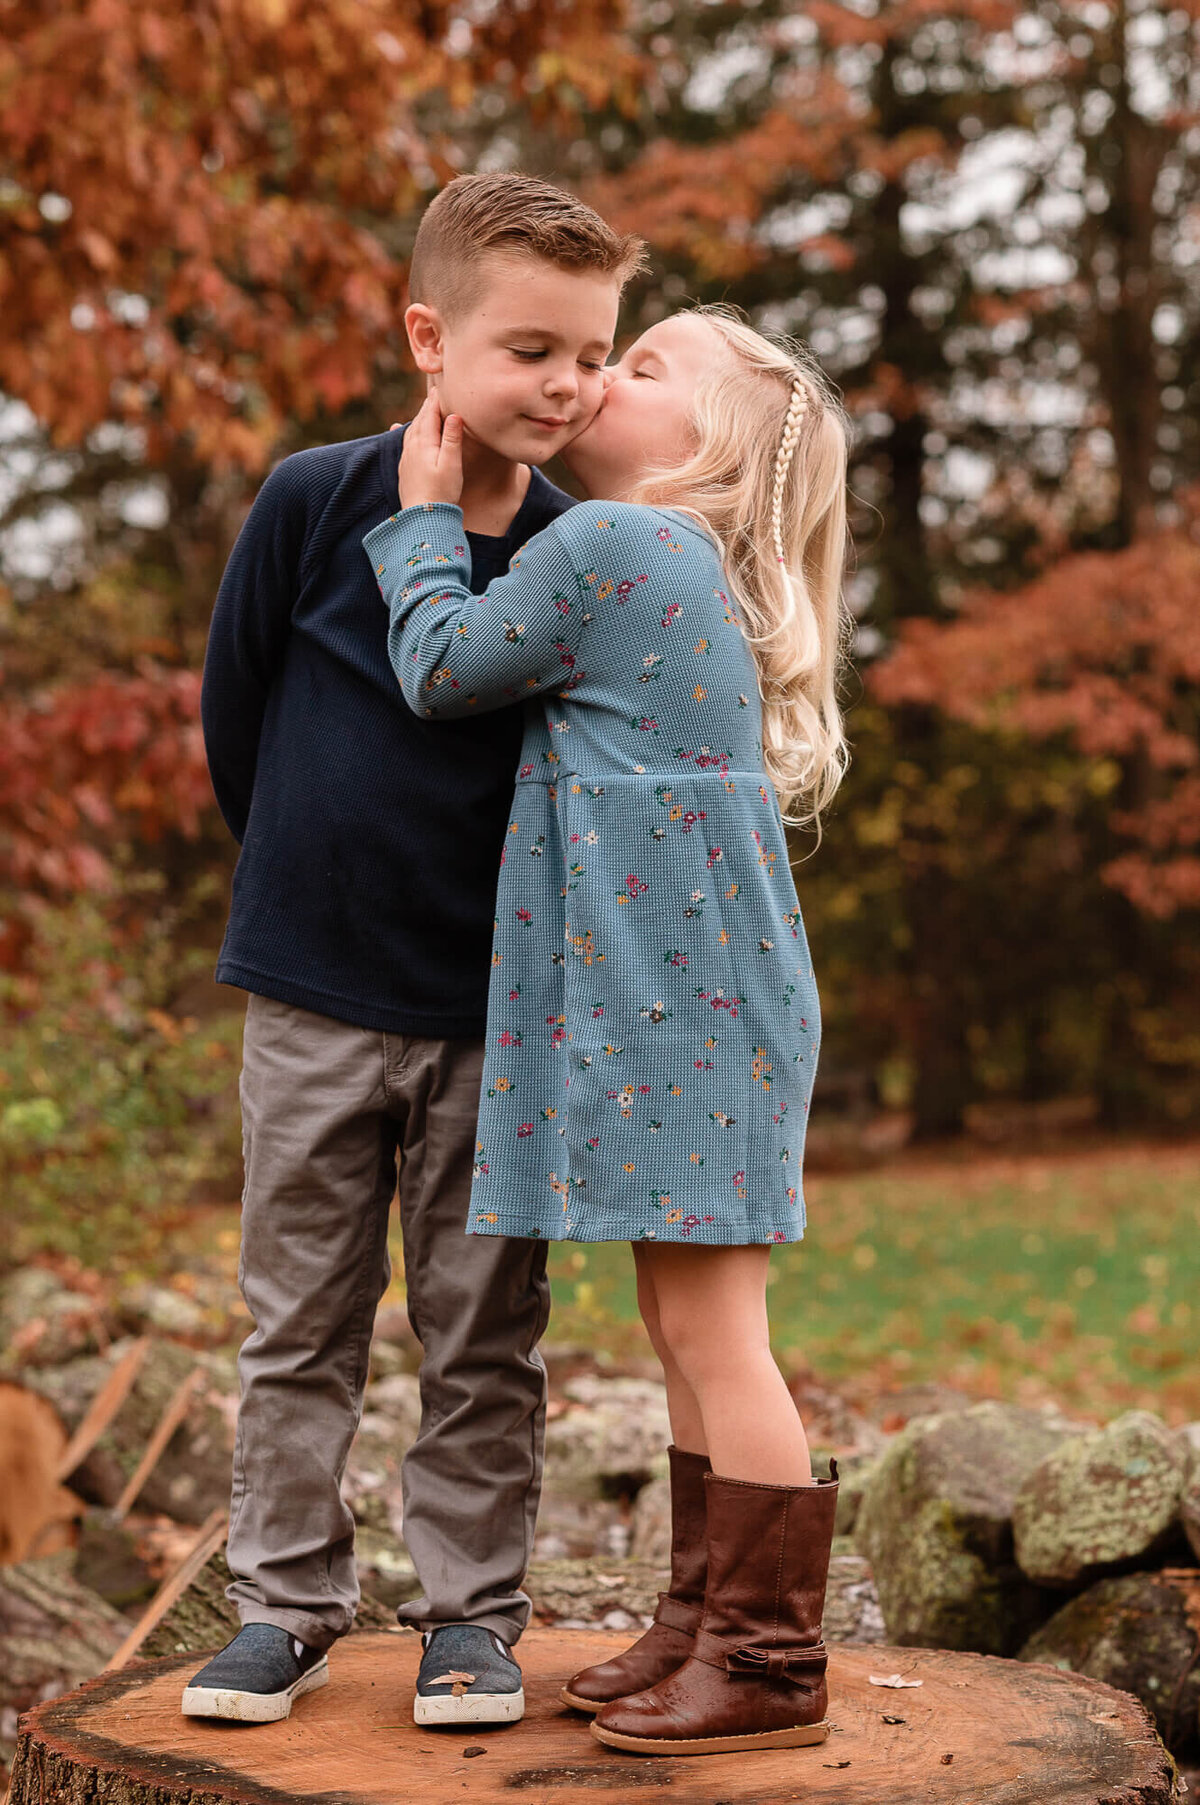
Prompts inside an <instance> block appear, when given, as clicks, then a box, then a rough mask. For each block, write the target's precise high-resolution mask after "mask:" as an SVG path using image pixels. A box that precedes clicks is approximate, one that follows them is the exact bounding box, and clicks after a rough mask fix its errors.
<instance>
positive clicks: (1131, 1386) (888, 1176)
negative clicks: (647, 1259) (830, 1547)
mask: <svg viewBox="0 0 1200 1805" xmlns="http://www.w3.org/2000/svg"><path fill="white" fill-rule="evenodd" d="M805 1189H806V1196H807V1203H808V1232H807V1234H806V1237H805V1239H804V1240H803V1241H802V1242H799V1243H795V1244H793V1245H790V1246H785V1247H781V1248H779V1249H777V1250H776V1253H775V1254H774V1256H773V1258H772V1265H771V1291H770V1303H771V1322H772V1334H773V1340H774V1344H775V1348H776V1352H777V1354H778V1355H779V1357H780V1360H781V1363H782V1364H783V1366H784V1369H785V1370H786V1371H789V1372H791V1371H794V1370H796V1369H798V1368H802V1367H809V1368H811V1369H813V1370H814V1371H815V1372H816V1373H817V1374H819V1375H821V1376H823V1377H827V1378H829V1379H831V1380H834V1381H837V1382H840V1383H841V1384H842V1385H844V1386H846V1387H847V1389H850V1390H864V1391H870V1390H874V1389H877V1388H879V1387H880V1386H883V1385H887V1384H895V1383H898V1382H914V1381H919V1380H928V1379H940V1380H942V1381H944V1382H946V1383H950V1384H954V1385H957V1386H960V1387H961V1388H963V1389H964V1390H967V1391H970V1392H972V1393H978V1394H980V1395H987V1396H1006V1397H1014V1398H1021V1399H1026V1400H1028V1401H1031V1402H1032V1401H1035V1400H1036V1399H1039V1398H1043V1397H1045V1398H1049V1397H1053V1398H1056V1399H1058V1400H1060V1401H1061V1402H1063V1403H1064V1404H1066V1405H1068V1406H1070V1407H1073V1408H1076V1409H1079V1410H1081V1411H1083V1412H1085V1413H1089V1414H1094V1415H1097V1416H1105V1415H1109V1414H1112V1413H1113V1412H1114V1411H1115V1410H1117V1409H1120V1408H1124V1407H1127V1406H1129V1405H1133V1404H1144V1405H1146V1406H1147V1407H1149V1408H1154V1409H1157V1410H1159V1411H1160V1412H1162V1413H1163V1414H1165V1415H1167V1416H1168V1417H1170V1418H1171V1419H1172V1420H1177V1421H1183V1420H1186V1419H1188V1418H1190V1417H1196V1416H1200V1358H1198V1355H1200V1147H1197V1146H1196V1145H1191V1146H1186V1147H1136V1146H1135V1147H1129V1146H1126V1147H1124V1148H1122V1147H1120V1146H1117V1147H1116V1148H1107V1149H1094V1150H1090V1151H1086V1152H1077V1153H1063V1154H1056V1155H1054V1156H1047V1157H1037V1156H1025V1157H1020V1156H1014V1157H1008V1158H998V1157H996V1156H994V1155H984V1156H977V1157H976V1158H974V1159H972V1158H971V1157H970V1155H969V1154H964V1153H958V1154H956V1155H954V1156H944V1157H941V1158H938V1157H923V1158H920V1159H918V1158H917V1157H915V1156H908V1157H906V1158H902V1159H900V1160H898V1161H896V1162H895V1163H894V1164H893V1165H892V1166H890V1167H889V1168H887V1169H884V1170H881V1171H876V1172H872V1173H870V1174H867V1175H855V1176H851V1177H811V1178H809V1179H808V1180H807V1182H806V1187H805ZM551 1273H552V1279H553V1286H554V1299H555V1314H554V1321H553V1324H552V1327H551V1330H550V1334H551V1337H552V1338H553V1339H554V1340H556V1341H575V1342H583V1343H585V1344H589V1345H592V1346H596V1347H599V1348H604V1349H608V1350H609V1351H611V1352H612V1353H613V1354H614V1355H616V1356H618V1357H619V1356H620V1355H621V1354H622V1353H628V1352H630V1351H632V1350H634V1349H637V1350H638V1351H640V1352H644V1351H645V1343H644V1342H643V1341H642V1339H641V1336H640V1332H639V1331H638V1330H637V1329H636V1327H635V1324H636V1315H637V1312H636V1302H635V1296H634V1284H633V1270H632V1258H631V1255H630V1252H629V1249H628V1247H626V1246H624V1245H612V1244H603V1245H598V1246H590V1247H589V1246H577V1247H576V1246H558V1247H556V1248H554V1249H552V1252H551Z"/></svg>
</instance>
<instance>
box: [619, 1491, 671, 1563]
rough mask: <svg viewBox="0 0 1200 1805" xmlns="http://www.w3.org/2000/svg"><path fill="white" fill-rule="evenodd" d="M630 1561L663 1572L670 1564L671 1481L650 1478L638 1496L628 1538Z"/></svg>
mask: <svg viewBox="0 0 1200 1805" xmlns="http://www.w3.org/2000/svg"><path fill="white" fill-rule="evenodd" d="M629 1554H630V1558H631V1559H633V1560H637V1561H653V1562H655V1563H656V1565H657V1566H659V1567H661V1568H662V1569H663V1570H664V1571H666V1570H667V1569H668V1568H669V1567H670V1565H671V1482H670V1480H669V1479H666V1478H662V1479H652V1480H651V1481H650V1483H649V1485H644V1486H643V1487H642V1489H641V1491H640V1492H639V1493H638V1495H637V1498H636V1500H635V1502H634V1506H633V1523H632V1526H631V1529H630V1535H629Z"/></svg>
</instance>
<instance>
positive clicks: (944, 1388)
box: [868, 1379, 971, 1435]
mask: <svg viewBox="0 0 1200 1805" xmlns="http://www.w3.org/2000/svg"><path fill="white" fill-rule="evenodd" d="M970 1408H971V1399H970V1397H968V1395H967V1393H966V1392H965V1391H959V1390H957V1389H956V1388H955V1387H954V1386H953V1385H943V1384H942V1383H941V1382H940V1381H939V1380H937V1379H924V1380H921V1381H920V1382H919V1383H917V1384H914V1385H901V1386H898V1387H897V1388H896V1389H895V1390H894V1391H885V1392H884V1393H883V1394H882V1396H880V1397H878V1398H875V1399H874V1400H873V1402H872V1404H871V1406H870V1410H869V1413H868V1420H869V1421H870V1422H872V1423H874V1424H875V1425H876V1426H877V1427H878V1428H882V1429H885V1430H886V1431H887V1432H888V1434H890V1435H894V1434H895V1433H896V1431H897V1430H898V1429H903V1427H904V1425H905V1423H909V1422H911V1421H912V1420H913V1418H914V1417H918V1416H947V1415H948V1414H949V1413H950V1412H951V1411H954V1410H969V1409H970Z"/></svg>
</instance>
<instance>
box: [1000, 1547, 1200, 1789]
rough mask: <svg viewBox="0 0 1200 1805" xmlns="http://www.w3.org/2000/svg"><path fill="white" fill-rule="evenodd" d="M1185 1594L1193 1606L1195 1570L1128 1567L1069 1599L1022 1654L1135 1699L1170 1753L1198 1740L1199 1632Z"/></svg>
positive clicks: (1198, 1602) (1199, 1583)
mask: <svg viewBox="0 0 1200 1805" xmlns="http://www.w3.org/2000/svg"><path fill="white" fill-rule="evenodd" d="M1189 1597H1190V1598H1191V1599H1193V1600H1194V1601H1195V1603H1194V1604H1193V1607H1192V1608H1193V1610H1195V1608H1196V1606H1200V1573H1197V1572H1183V1571H1180V1570H1178V1569H1176V1570H1173V1571H1172V1572H1170V1573H1130V1574H1126V1575H1124V1576H1123V1577H1121V1578H1117V1579H1101V1580H1098V1581H1097V1582H1096V1583H1095V1585H1092V1586H1089V1587H1088V1589H1087V1591H1086V1592H1081V1593H1080V1594H1079V1596H1078V1597H1076V1598H1072V1599H1071V1600H1070V1602H1069V1603H1067V1604H1065V1605H1063V1607H1062V1609H1061V1610H1059V1611H1056V1612H1055V1614H1054V1616H1053V1617H1051V1618H1050V1620H1049V1622H1048V1623H1044V1624H1043V1625H1042V1626H1041V1628H1040V1629H1038V1630H1035V1631H1034V1633H1033V1635H1032V1636H1030V1638H1029V1640H1028V1641H1027V1642H1026V1643H1025V1644H1024V1646H1023V1647H1022V1649H1021V1650H1020V1653H1019V1656H1018V1659H1019V1660H1022V1661H1047V1662H1049V1663H1050V1664H1051V1665H1052V1666H1055V1667H1062V1668H1067V1669H1069V1670H1070V1671H1071V1672H1073V1673H1083V1674H1088V1675H1090V1676H1091V1678H1093V1679H1096V1680H1106V1681H1107V1682H1108V1684H1109V1685H1110V1686H1118V1687H1120V1689H1121V1690H1122V1691H1123V1692H1132V1693H1134V1694H1135V1695H1136V1696H1137V1697H1138V1698H1140V1699H1141V1701H1142V1703H1143V1704H1144V1705H1145V1707H1146V1709H1147V1710H1148V1711H1149V1712H1150V1714H1151V1716H1152V1717H1153V1718H1154V1721H1155V1724H1156V1725H1157V1728H1158V1732H1159V1735H1160V1736H1161V1737H1162V1739H1163V1741H1164V1742H1165V1743H1166V1745H1167V1747H1168V1748H1169V1749H1170V1750H1171V1751H1172V1752H1173V1753H1175V1754H1178V1753H1180V1752H1181V1751H1185V1750H1187V1749H1189V1748H1190V1749H1195V1748H1196V1747H1197V1744H1198V1740H1200V1739H1198V1736H1197V1713H1198V1711H1200V1663H1196V1662H1195V1660H1194V1656H1195V1653H1196V1636H1197V1633H1200V1632H1198V1631H1197V1630H1196V1629H1195V1628H1193V1627H1192V1624H1191V1623H1189V1617H1188V1601H1189Z"/></svg>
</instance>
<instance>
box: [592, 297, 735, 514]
mask: <svg viewBox="0 0 1200 1805" xmlns="http://www.w3.org/2000/svg"><path fill="white" fill-rule="evenodd" d="M724 355H726V351H725V347H724V345H723V343H722V341H721V339H720V338H719V337H718V335H717V333H716V332H714V330H713V328H712V327H711V326H710V325H709V324H708V322H707V321H706V320H704V319H701V318H699V317H698V316H697V315H695V314H687V313H678V314H675V315H674V316H673V317H672V318H671V319H669V320H660V321H659V322H658V324H657V325H656V326H651V327H650V329H649V331H647V332H643V333H642V336H641V337H640V338H639V339H635V340H634V342H633V344H632V345H630V347H629V349H628V351H626V353H625V355H624V357H622V358H621V360H620V362H619V363H616V364H610V365H609V366H608V367H607V368H606V369H605V371H604V400H603V403H602V405H601V407H600V411H599V412H598V413H597V414H596V416H595V418H594V419H593V420H592V422H591V424H590V425H589V426H588V427H586V428H585V429H584V431H583V432H581V433H580V434H579V437H578V438H576V439H572V441H571V443H570V444H569V445H567V446H565V447H564V448H563V452H562V459H563V462H564V463H565V464H566V466H567V468H568V469H569V470H570V471H571V474H572V475H573V476H574V477H576V478H577V479H578V481H579V482H581V483H582V484H583V487H584V488H585V489H586V490H587V493H588V495H589V496H590V497H595V498H597V499H599V498H603V499H604V500H606V501H620V500H621V499H622V498H623V496H625V495H627V494H628V493H629V491H630V490H631V489H633V488H634V486H635V485H636V484H637V483H639V482H640V481H641V480H642V478H643V477H644V476H646V475H648V474H649V472H650V471H651V470H653V469H655V468H656V467H658V466H661V465H667V466H670V465H671V464H676V463H681V462H682V461H683V459H684V458H685V457H687V456H688V455H689V453H690V451H691V442H690V441H691V434H690V430H689V427H688V415H689V412H690V410H691V405H692V399H693V397H694V395H695V393H696V386H697V384H698V383H699V381H700V378H701V377H702V376H703V375H704V373H705V372H706V371H707V370H709V369H711V367H712V365H713V362H714V361H715V360H716V359H717V358H719V357H722V356H724Z"/></svg>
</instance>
